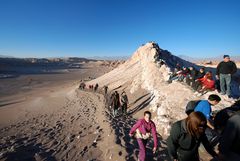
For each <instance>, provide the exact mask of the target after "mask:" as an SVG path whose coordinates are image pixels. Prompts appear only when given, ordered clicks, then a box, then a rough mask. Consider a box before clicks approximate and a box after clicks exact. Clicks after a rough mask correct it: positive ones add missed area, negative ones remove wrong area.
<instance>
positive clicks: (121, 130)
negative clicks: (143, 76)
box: [106, 94, 170, 161]
mask: <svg viewBox="0 0 240 161" xmlns="http://www.w3.org/2000/svg"><path fill="white" fill-rule="evenodd" d="M148 95H149V94H146V95H144V96H141V97H140V98H138V99H136V101H135V103H136V102H138V101H140V100H141V99H143V98H144V97H146V96H148ZM153 98H154V96H153V95H150V96H149V97H148V98H147V99H146V100H145V101H143V102H142V103H141V104H140V105H138V106H136V107H135V108H134V109H132V110H130V111H129V112H128V115H127V116H117V117H113V116H112V115H111V111H106V116H107V118H108V119H109V120H110V121H111V122H110V125H111V127H112V128H113V130H114V133H115V142H116V144H118V145H119V146H121V147H123V148H125V150H126V152H127V155H126V156H125V160H126V161H135V160H136V159H137V156H138V153H139V150H138V143H137V140H136V139H135V138H134V137H130V136H129V132H130V130H131V128H132V127H133V125H134V124H135V123H136V122H137V120H136V119H135V118H133V117H132V116H131V115H132V114H134V113H136V112H138V111H140V110H142V109H144V108H145V107H147V106H148V105H149V103H150V102H151V101H152V99H153ZM108 100H109V97H108V96H106V106H107V107H109V106H108V105H109V101H108ZM106 109H108V108H106ZM158 145H159V146H158V152H157V153H156V154H153V153H152V148H153V140H152V139H151V140H149V141H148V144H147V149H146V158H147V161H157V160H161V161H163V160H164V161H165V160H170V159H169V156H168V152H167V148H166V142H164V141H163V139H162V137H161V135H159V134H158ZM119 155H120V156H121V155H122V152H119Z"/></svg>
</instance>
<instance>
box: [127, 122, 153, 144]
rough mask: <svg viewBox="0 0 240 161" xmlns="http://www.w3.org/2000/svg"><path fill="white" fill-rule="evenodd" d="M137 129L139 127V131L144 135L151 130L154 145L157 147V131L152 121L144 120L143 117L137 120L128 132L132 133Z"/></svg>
mask: <svg viewBox="0 0 240 161" xmlns="http://www.w3.org/2000/svg"><path fill="white" fill-rule="evenodd" d="M137 129H139V131H140V132H141V133H142V134H144V135H145V134H146V133H150V132H151V133H152V136H153V141H154V147H156V148H157V131H156V126H155V124H154V122H153V121H151V120H150V121H149V122H147V121H145V119H140V120H138V121H137V123H136V124H135V125H134V126H133V127H132V129H131V130H130V134H131V135H132V134H133V133H134V132H135V131H136V130H137Z"/></svg>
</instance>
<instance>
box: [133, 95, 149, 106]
mask: <svg viewBox="0 0 240 161" xmlns="http://www.w3.org/2000/svg"><path fill="white" fill-rule="evenodd" d="M149 94H150V93H147V94H145V95H143V96H141V97H139V98H137V99H136V100H135V101H134V102H133V103H132V104H135V103H137V102H138V101H140V100H141V99H142V98H144V97H146V96H147V95H149Z"/></svg>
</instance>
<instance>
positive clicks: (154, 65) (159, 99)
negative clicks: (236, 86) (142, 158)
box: [88, 42, 208, 137]
mask: <svg viewBox="0 0 240 161" xmlns="http://www.w3.org/2000/svg"><path fill="white" fill-rule="evenodd" d="M177 63H179V64H180V65H185V66H190V65H192V64H191V63H190V62H187V61H184V60H182V59H180V58H178V57H176V56H174V55H172V54H171V53H170V52H168V51H167V50H162V49H161V48H159V46H158V44H156V43H154V42H149V43H146V44H145V45H142V46H140V47H139V48H138V49H137V50H136V51H135V52H134V54H133V56H132V57H131V58H130V59H129V60H127V61H126V62H125V63H124V64H122V65H119V66H118V67H117V68H116V69H114V70H112V71H111V72H109V73H107V74H105V75H103V76H101V77H99V78H97V79H96V80H93V81H90V82H88V83H89V84H96V83H98V84H99V85H100V86H104V85H107V86H108V87H109V88H110V89H115V88H117V87H119V86H126V87H128V89H130V93H132V94H133V95H134V93H135V92H136V91H138V90H139V89H140V88H142V89H145V90H147V91H149V92H150V93H151V94H152V97H153V98H152V99H151V103H150V105H149V106H150V110H151V111H152V112H153V113H154V116H155V117H154V118H153V120H154V121H155V123H156V125H157V130H158V132H159V133H160V134H161V135H162V136H163V137H166V136H168V134H169V130H170V125H171V124H172V123H173V122H175V121H176V120H180V119H183V118H185V117H186V114H185V112H184V111H185V106H186V104H187V102H188V101H190V100H194V99H206V98H207V97H208V95H205V96H203V98H196V96H195V95H194V94H193V91H192V90H191V89H190V88H188V87H187V86H185V85H183V84H181V83H178V82H173V83H171V84H168V83H166V81H167V80H168V78H169V73H170V69H171V68H173V67H174V66H175V65H176V64H177Z"/></svg>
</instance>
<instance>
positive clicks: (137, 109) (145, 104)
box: [128, 95, 155, 115]
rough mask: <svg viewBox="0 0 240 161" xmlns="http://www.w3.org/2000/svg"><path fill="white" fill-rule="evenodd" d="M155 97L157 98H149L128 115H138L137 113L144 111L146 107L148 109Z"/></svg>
mask: <svg viewBox="0 0 240 161" xmlns="http://www.w3.org/2000/svg"><path fill="white" fill-rule="evenodd" d="M154 97H155V96H153V95H151V96H149V97H148V98H147V99H146V100H145V101H143V102H142V103H141V104H140V105H138V106H137V107H135V108H134V109H132V110H130V111H129V112H128V114H129V115H132V114H134V113H136V112H138V111H140V110H142V109H144V108H145V107H147V106H148V105H149V104H150V102H151V101H152V100H153V99H154Z"/></svg>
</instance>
